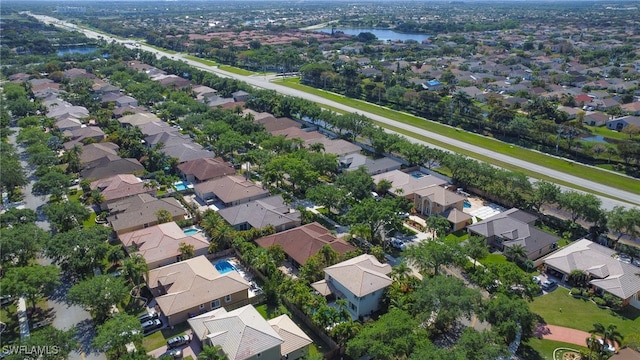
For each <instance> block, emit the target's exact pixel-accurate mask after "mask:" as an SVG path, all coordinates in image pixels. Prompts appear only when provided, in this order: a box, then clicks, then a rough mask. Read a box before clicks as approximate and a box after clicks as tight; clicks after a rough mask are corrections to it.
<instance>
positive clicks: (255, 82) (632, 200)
mask: <svg viewBox="0 0 640 360" xmlns="http://www.w3.org/2000/svg"><path fill="white" fill-rule="evenodd" d="M32 16H34V17H35V18H37V19H38V20H40V21H42V22H45V23H48V24H55V25H57V26H61V27H64V28H67V29H70V30H76V31H80V32H83V33H84V34H85V35H86V36H87V37H89V38H101V39H104V40H106V41H109V42H111V41H116V42H119V43H122V44H124V45H125V46H128V47H131V48H134V47H135V48H139V49H142V50H145V51H149V52H152V53H155V54H156V56H158V57H161V56H166V57H169V58H173V59H176V60H181V61H184V62H186V63H188V64H189V65H192V66H194V67H197V68H200V69H203V70H206V71H211V72H214V73H216V74H218V75H220V76H225V77H232V78H235V79H238V80H242V81H245V82H247V83H248V84H250V85H252V86H255V87H259V88H264V89H270V90H275V91H277V92H278V93H281V94H284V95H289V96H296V97H300V98H304V99H307V100H310V101H313V102H316V103H318V104H323V105H328V106H331V107H334V108H337V109H340V110H344V111H348V112H357V113H360V114H363V115H365V116H367V117H369V118H371V119H373V120H375V121H377V122H379V123H381V124H388V125H391V126H394V127H397V128H401V129H404V130H408V131H410V132H412V133H415V134H418V135H421V136H423V137H426V138H430V139H434V140H438V141H442V142H446V143H448V144H451V145H453V146H456V147H459V148H461V149H465V150H467V151H470V152H473V153H476V154H479V155H483V156H487V157H490V158H493V159H496V160H498V161H502V162H505V163H509V164H512V165H515V166H518V167H521V168H524V169H528V170H531V171H533V172H536V173H538V174H543V175H545V176H548V177H550V178H553V179H557V180H560V181H564V182H566V183H570V184H575V185H576V186H579V187H582V188H585V189H591V190H593V191H594V192H597V193H601V194H610V195H611V197H612V198H616V199H624V200H626V202H623V201H619V200H615V199H612V198H608V197H603V196H600V199H601V200H602V203H603V208H606V209H611V208H613V207H614V206H616V205H622V206H625V207H630V206H638V205H640V195H637V194H633V193H630V192H628V191H623V190H620V189H617V188H615V187H611V186H607V185H604V184H601V183H598V182H594V181H591V180H588V179H583V178H580V177H577V176H573V175H569V174H565V173H563V172H560V171H556V170H553V169H549V168H546V167H544V166H540V165H537V164H533V163H530V162H528V161H526V160H522V159H518V158H514V157H512V156H508V155H505V154H501V153H497V152H494V151H491V150H487V149H484V148H482V147H479V146H475V145H471V144H467V143H465V142H462V141H459V140H456V139H453V138H448V137H446V136H443V135H439V134H436V133H433V132H430V131H428V130H424V129H420V128H416V127H414V126H411V125H407V124H404V123H402V122H399V121H395V120H393V119H390V118H386V117H383V116H379V115H376V114H372V113H369V112H366V111H362V110H359V109H355V108H353V107H350V106H347V105H344V104H341V103H338V102H335V101H332V100H328V99H325V98H323V97H320V96H317V95H314V94H309V93H306V92H303V91H300V90H297V89H292V88H289V87H286V86H283V85H280V84H278V83H277V82H272V81H271V80H272V77H268V76H245V75H238V74H235V73H231V72H228V71H224V70H221V69H219V68H218V67H216V66H207V65H204V64H202V63H199V62H197V61H193V60H190V59H187V58H184V57H182V55H181V54H171V53H168V52H164V51H161V50H157V49H155V48H152V47H149V46H146V45H144V44H142V43H137V42H134V41H132V40H120V39H116V38H112V37H109V36H105V35H104V34H100V33H97V32H95V31H92V30H88V29H85V28H79V27H77V26H76V25H74V24H70V23H65V22H62V21H60V20H58V19H55V18H51V17H48V16H43V15H32ZM412 141H416V142H422V141H419V140H417V139H412ZM629 181H633V180H631V179H630V180H629Z"/></svg>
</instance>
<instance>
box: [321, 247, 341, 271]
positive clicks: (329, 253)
mask: <svg viewBox="0 0 640 360" xmlns="http://www.w3.org/2000/svg"><path fill="white" fill-rule="evenodd" d="M318 254H320V256H321V257H322V260H323V261H324V264H325V265H326V266H331V265H333V264H335V263H337V262H338V259H339V258H340V254H339V253H338V252H337V251H335V250H333V248H332V247H331V246H329V245H325V246H323V247H321V248H320V251H319V252H318Z"/></svg>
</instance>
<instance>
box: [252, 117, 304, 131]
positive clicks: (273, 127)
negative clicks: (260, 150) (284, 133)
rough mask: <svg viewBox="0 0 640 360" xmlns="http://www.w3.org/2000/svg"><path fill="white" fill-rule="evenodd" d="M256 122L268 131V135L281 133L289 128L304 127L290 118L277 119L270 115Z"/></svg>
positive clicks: (256, 119) (257, 119)
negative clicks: (275, 132) (276, 132)
mask: <svg viewBox="0 0 640 360" xmlns="http://www.w3.org/2000/svg"><path fill="white" fill-rule="evenodd" d="M254 121H255V122H257V123H258V124H260V125H262V126H264V129H265V130H267V132H268V133H273V132H274V131H281V130H285V129H288V128H301V127H302V124H300V123H299V122H297V121H295V120H292V119H289V118H288V117H280V118H276V117H274V116H271V115H270V114H269V116H266V117H260V118H255V120H254Z"/></svg>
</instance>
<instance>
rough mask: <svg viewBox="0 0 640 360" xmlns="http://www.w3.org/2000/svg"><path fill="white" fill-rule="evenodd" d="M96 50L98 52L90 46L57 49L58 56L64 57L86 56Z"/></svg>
mask: <svg viewBox="0 0 640 360" xmlns="http://www.w3.org/2000/svg"><path fill="white" fill-rule="evenodd" d="M96 50H98V48H96V47H91V46H82V47H70V48H66V49H59V50H58V56H65V55H71V54H81V55H86V54H91V53H92V52H94V51H96Z"/></svg>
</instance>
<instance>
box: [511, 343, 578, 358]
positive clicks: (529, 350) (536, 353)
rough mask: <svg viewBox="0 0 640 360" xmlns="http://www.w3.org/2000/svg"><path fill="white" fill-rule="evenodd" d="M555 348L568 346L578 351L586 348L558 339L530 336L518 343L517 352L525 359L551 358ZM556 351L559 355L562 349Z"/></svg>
mask: <svg viewBox="0 0 640 360" xmlns="http://www.w3.org/2000/svg"><path fill="white" fill-rule="evenodd" d="M557 348H569V349H574V350H578V352H579V351H580V350H585V349H586V348H585V347H582V346H577V345H574V344H567V343H563V342H560V341H553V340H542V339H538V338H532V339H529V341H527V342H526V343H523V344H521V345H520V348H519V349H518V354H519V355H520V356H521V357H522V358H523V359H525V360H553V351H554V350H555V349H557ZM558 353H559V355H561V354H563V353H564V351H559V352H558ZM558 359H562V356H560V357H558Z"/></svg>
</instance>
